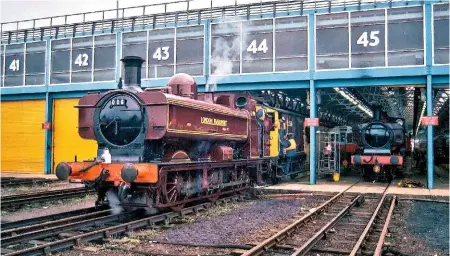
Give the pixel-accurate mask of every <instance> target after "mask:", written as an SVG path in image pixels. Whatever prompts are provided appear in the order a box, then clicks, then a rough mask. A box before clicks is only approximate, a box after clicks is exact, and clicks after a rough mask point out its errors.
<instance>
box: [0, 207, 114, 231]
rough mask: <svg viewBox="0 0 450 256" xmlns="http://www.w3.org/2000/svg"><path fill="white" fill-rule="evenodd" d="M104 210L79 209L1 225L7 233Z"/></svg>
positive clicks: (92, 208) (93, 208)
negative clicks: (10, 230) (11, 230)
mask: <svg viewBox="0 0 450 256" xmlns="http://www.w3.org/2000/svg"><path fill="white" fill-rule="evenodd" d="M102 209H105V208H104V207H102V208H96V207H90V208H84V209H79V210H74V211H68V212H61V213H56V214H51V215H45V216H41V217H36V218H31V219H24V220H19V221H13V222H5V223H2V224H1V228H2V231H6V230H9V229H14V228H20V227H25V226H31V225H36V224H39V223H42V222H47V221H54V220H58V219H62V218H69V217H73V216H77V215H80V214H85V213H90V212H95V211H98V210H102Z"/></svg>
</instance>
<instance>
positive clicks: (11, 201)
mask: <svg viewBox="0 0 450 256" xmlns="http://www.w3.org/2000/svg"><path fill="white" fill-rule="evenodd" d="M92 192H94V190H93V189H86V188H76V189H63V190H55V191H45V192H42V193H35V194H30V193H27V194H21V195H13V196H6V197H2V198H1V202H2V204H1V209H5V208H11V207H18V206H21V205H24V204H28V203H36V202H42V201H48V200H52V199H68V198H74V197H82V196H85V195H87V194H88V193H92Z"/></svg>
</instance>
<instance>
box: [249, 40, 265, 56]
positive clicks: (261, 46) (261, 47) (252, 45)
mask: <svg viewBox="0 0 450 256" xmlns="http://www.w3.org/2000/svg"><path fill="white" fill-rule="evenodd" d="M256 45H257V43H256V40H253V41H252V42H251V43H250V45H249V46H248V47H247V52H251V53H253V54H255V53H257V52H263V53H267V50H269V48H268V47H267V40H266V39H263V40H262V41H261V43H260V44H259V45H258V47H256Z"/></svg>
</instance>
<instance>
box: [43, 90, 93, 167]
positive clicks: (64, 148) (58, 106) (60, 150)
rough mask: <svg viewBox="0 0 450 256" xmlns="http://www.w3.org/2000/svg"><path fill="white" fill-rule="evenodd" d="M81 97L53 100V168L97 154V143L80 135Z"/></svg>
mask: <svg viewBox="0 0 450 256" xmlns="http://www.w3.org/2000/svg"><path fill="white" fill-rule="evenodd" d="M78 101H79V99H56V100H54V101H53V124H52V126H53V127H52V129H53V143H52V144H53V150H52V152H53V157H52V170H54V169H55V167H56V165H57V164H58V163H60V162H66V161H74V159H75V156H76V158H77V160H78V161H83V160H87V159H93V158H94V157H95V156H96V155H97V143H96V141H94V140H85V139H82V138H81V137H80V135H78V109H76V108H75V106H76V105H78Z"/></svg>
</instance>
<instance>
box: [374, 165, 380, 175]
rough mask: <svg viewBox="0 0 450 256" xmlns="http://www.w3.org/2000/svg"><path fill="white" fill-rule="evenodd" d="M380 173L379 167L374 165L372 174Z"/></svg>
mask: <svg viewBox="0 0 450 256" xmlns="http://www.w3.org/2000/svg"><path fill="white" fill-rule="evenodd" d="M380 171H381V166H380V165H378V164H376V165H374V166H373V172H374V173H379V172H380Z"/></svg>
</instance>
